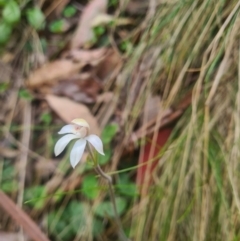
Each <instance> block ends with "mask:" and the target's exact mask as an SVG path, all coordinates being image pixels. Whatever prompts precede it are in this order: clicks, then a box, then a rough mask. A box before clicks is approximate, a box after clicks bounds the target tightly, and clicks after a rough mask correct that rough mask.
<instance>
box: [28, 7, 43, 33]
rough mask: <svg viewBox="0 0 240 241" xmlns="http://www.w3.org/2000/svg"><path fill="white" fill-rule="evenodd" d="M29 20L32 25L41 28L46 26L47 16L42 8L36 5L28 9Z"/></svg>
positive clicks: (37, 28)
mask: <svg viewBox="0 0 240 241" xmlns="http://www.w3.org/2000/svg"><path fill="white" fill-rule="evenodd" d="M27 20H28V22H29V24H30V25H31V26H32V27H34V28H35V29H36V30H40V29H42V28H43V27H44V21H45V16H44V14H43V12H42V10H41V9H40V8H38V7H34V8H30V9H28V10H27Z"/></svg>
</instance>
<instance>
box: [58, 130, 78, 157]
mask: <svg viewBox="0 0 240 241" xmlns="http://www.w3.org/2000/svg"><path fill="white" fill-rule="evenodd" d="M76 138H79V137H78V136H77V135H74V134H68V135H65V136H63V137H61V138H60V139H59V140H58V141H57V143H56V145H55V147H54V153H55V156H58V155H59V154H60V153H61V152H62V151H63V150H64V149H65V147H66V146H67V144H68V143H69V142H70V141H71V140H73V139H76Z"/></svg>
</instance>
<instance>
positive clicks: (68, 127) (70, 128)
mask: <svg viewBox="0 0 240 241" xmlns="http://www.w3.org/2000/svg"><path fill="white" fill-rule="evenodd" d="M67 133H74V126H73V125H65V126H63V127H62V129H61V130H60V131H59V132H58V134H67Z"/></svg>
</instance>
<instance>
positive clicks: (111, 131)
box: [101, 124, 118, 144]
mask: <svg viewBox="0 0 240 241" xmlns="http://www.w3.org/2000/svg"><path fill="white" fill-rule="evenodd" d="M117 131H118V125H116V124H110V125H107V126H106V127H105V128H104V129H103V132H102V135H101V136H102V141H103V143H104V144H108V143H110V142H111V140H112V139H113V137H114V136H115V135H116V134H117Z"/></svg>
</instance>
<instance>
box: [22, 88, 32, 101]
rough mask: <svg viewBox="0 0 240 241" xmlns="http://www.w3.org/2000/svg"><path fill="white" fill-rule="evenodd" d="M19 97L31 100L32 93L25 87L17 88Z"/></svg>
mask: <svg viewBox="0 0 240 241" xmlns="http://www.w3.org/2000/svg"><path fill="white" fill-rule="evenodd" d="M19 97H20V98H22V99H25V100H28V101H31V100H33V96H32V94H31V93H30V92H29V91H28V90H26V89H21V90H19Z"/></svg>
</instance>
